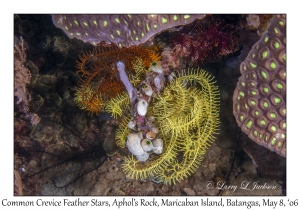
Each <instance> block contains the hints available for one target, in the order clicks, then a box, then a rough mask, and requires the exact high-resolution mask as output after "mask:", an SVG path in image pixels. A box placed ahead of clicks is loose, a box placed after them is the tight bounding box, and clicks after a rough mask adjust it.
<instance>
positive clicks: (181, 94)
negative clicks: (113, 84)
mask: <svg viewBox="0 0 300 210" xmlns="http://www.w3.org/2000/svg"><path fill="white" fill-rule="evenodd" d="M197 87H198V88H197ZM199 87H201V88H199ZM124 98H126V94H125V95H124V96H123V97H122V98H119V100H114V101H113V104H114V107H121V105H122V104H123V101H124ZM127 102H129V98H128V94H127ZM111 110H112V109H111ZM114 110H118V111H116V113H115V114H118V115H121V114H123V113H124V112H125V113H126V109H120V108H119V109H117V108H115V109H114ZM120 110H123V112H122V113H120ZM127 111H129V109H128V106H127ZM112 113H113V112H112ZM147 115H149V116H148V119H150V118H152V119H155V122H154V123H157V126H158V128H159V130H160V131H161V132H160V133H158V134H157V135H158V136H156V137H155V136H154V137H155V139H154V140H153V141H152V142H153V145H154V146H155V145H156V144H157V142H156V141H157V140H158V139H159V140H162V141H163V145H164V148H163V151H162V153H161V154H159V155H153V154H152V155H151V157H150V158H149V159H148V160H146V161H144V160H143V161H140V160H138V159H136V158H135V157H134V156H127V157H125V162H124V164H123V165H122V168H123V170H124V172H125V173H126V174H128V175H129V176H131V177H133V178H136V179H146V178H151V179H152V180H155V181H157V182H164V183H165V184H175V183H177V182H180V181H181V180H183V179H184V178H187V177H188V176H189V175H191V174H192V173H193V172H195V170H196V169H197V168H198V166H199V165H200V164H201V160H202V158H203V155H204V154H205V152H206V150H207V149H208V147H209V145H210V144H211V143H212V142H213V136H214V134H216V131H217V129H218V125H219V90H218V88H217V86H216V85H215V84H214V82H213V77H211V76H210V75H209V74H207V73H206V72H205V71H203V70H200V69H189V70H187V71H186V72H185V73H182V74H180V75H179V76H177V77H176V78H174V79H173V80H172V81H171V82H170V85H168V86H166V87H165V88H164V90H163V91H162V93H161V94H160V95H158V96H157V97H155V98H154V101H153V104H150V107H149V114H147ZM150 121H152V120H150ZM126 127H127V128H126ZM124 128H126V131H127V133H126V132H124V131H125V130H124ZM153 131H155V130H153ZM129 132H130V131H129V129H128V121H126V120H125V121H123V122H122V123H121V125H120V127H119V129H117V134H116V138H117V139H118V145H119V146H124V145H126V144H127V142H126V138H124V137H126V135H129ZM130 135H132V134H130ZM139 135H140V137H139V139H142V138H143V137H142V133H140V134H139ZM130 138H131V136H130Z"/></svg>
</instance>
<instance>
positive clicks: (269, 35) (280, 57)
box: [233, 15, 286, 157]
mask: <svg viewBox="0 0 300 210" xmlns="http://www.w3.org/2000/svg"><path fill="white" fill-rule="evenodd" d="M285 23H286V17H285V15H276V16H275V17H274V19H273V20H272V22H271V24H270V25H269V27H268V30H267V31H266V32H265V33H264V34H263V36H262V37H261V39H260V40H259V41H258V42H257V43H256V44H255V45H254V46H253V47H252V49H251V51H250V52H249V54H248V56H247V57H246V59H245V61H243V62H242V63H241V65H240V71H241V74H242V76H241V77H240V78H239V81H238V83H237V87H236V89H235V91H234V95H233V113H234V115H235V118H236V121H237V123H238V125H239V126H240V127H241V129H242V131H243V132H245V133H246V134H248V136H249V137H250V138H251V139H252V140H253V141H255V142H256V143H258V144H261V145H263V146H265V147H267V148H268V149H270V150H271V151H275V152H276V153H278V154H279V155H281V156H283V157H285V156H286V50H285V49H286V24H285Z"/></svg>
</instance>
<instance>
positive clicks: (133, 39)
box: [52, 14, 205, 47]
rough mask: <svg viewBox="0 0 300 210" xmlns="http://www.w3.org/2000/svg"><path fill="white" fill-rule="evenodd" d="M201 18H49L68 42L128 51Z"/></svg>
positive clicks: (95, 16)
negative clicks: (65, 35) (111, 45)
mask: <svg viewBox="0 0 300 210" xmlns="http://www.w3.org/2000/svg"><path fill="white" fill-rule="evenodd" d="M204 17H205V15H201V14H193V15H182V14H181V15H175V14H174V15H164V14H155V15H150V14H149V15H146V14H141V15H138V14H133V15H130V14H116V15H108V14H97V15H96V14H93V15H70V14H68V15H67V14H64V15H59V14H57V15H52V20H53V23H54V25H55V26H56V27H58V28H60V29H62V30H63V31H64V32H65V33H66V34H67V36H68V37H69V38H71V39H72V38H77V39H80V40H82V41H84V42H89V43H91V44H93V45H96V44H98V43H100V42H101V41H105V42H106V43H107V44H110V43H116V44H117V45H118V46H119V47H129V46H133V45H139V44H141V43H144V42H146V41H147V40H148V39H149V38H151V37H152V36H153V35H155V34H157V33H159V32H161V31H162V30H164V29H167V28H171V27H174V26H178V25H184V24H188V23H191V22H192V21H193V20H195V18H200V19H201V18H204Z"/></svg>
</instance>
